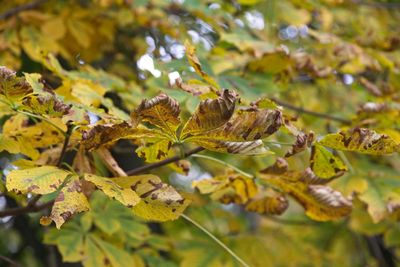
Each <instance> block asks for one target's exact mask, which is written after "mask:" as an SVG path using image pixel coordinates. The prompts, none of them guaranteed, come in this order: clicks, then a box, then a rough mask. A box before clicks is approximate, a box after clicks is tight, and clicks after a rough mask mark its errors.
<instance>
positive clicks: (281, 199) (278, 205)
mask: <svg viewBox="0 0 400 267" xmlns="http://www.w3.org/2000/svg"><path fill="white" fill-rule="evenodd" d="M288 206H289V202H288V200H287V199H286V197H285V196H284V195H276V196H264V197H261V198H255V199H252V200H250V201H249V202H248V203H247V204H246V207H245V208H246V210H247V211H252V212H257V213H259V214H268V215H280V214H282V213H283V212H284V211H285V210H286V209H287V208H288Z"/></svg>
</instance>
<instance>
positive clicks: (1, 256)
mask: <svg viewBox="0 0 400 267" xmlns="http://www.w3.org/2000/svg"><path fill="white" fill-rule="evenodd" d="M0 260H3V261H5V262H8V263H9V264H10V266H13V267H22V265H21V264H19V263H18V262H16V261H14V260H12V259H10V258H7V257H6V256H3V255H0Z"/></svg>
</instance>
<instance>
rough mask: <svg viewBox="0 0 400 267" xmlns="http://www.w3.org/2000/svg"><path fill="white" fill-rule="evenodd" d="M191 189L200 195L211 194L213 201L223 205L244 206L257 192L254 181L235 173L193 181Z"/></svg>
mask: <svg viewBox="0 0 400 267" xmlns="http://www.w3.org/2000/svg"><path fill="white" fill-rule="evenodd" d="M192 187H194V188H197V189H198V190H199V191H200V193H202V194H211V198H212V199H213V200H218V201H220V202H222V203H224V204H229V203H235V204H245V203H246V202H247V201H249V199H251V198H253V197H254V196H255V195H256V194H257V192H258V188H257V185H256V183H255V181H254V179H251V178H247V177H243V176H242V175H240V174H235V173H227V174H224V175H219V176H215V177H213V178H211V179H204V180H200V181H194V182H193V183H192Z"/></svg>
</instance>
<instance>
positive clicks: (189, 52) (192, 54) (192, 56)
mask: <svg viewBox="0 0 400 267" xmlns="http://www.w3.org/2000/svg"><path fill="white" fill-rule="evenodd" d="M185 48H186V56H187V58H188V61H189V63H190V65H191V66H192V67H193V68H194V70H195V71H196V73H197V74H198V75H200V76H201V77H202V78H203V79H204V80H205V81H206V82H208V83H209V84H210V85H212V86H214V87H215V88H217V89H219V85H218V84H217V83H216V82H215V80H214V79H213V78H211V77H210V76H209V75H208V74H207V73H205V72H204V71H203V69H202V68H201V63H200V60H199V58H198V57H197V56H196V48H195V47H194V46H193V45H192V44H190V43H189V41H185Z"/></svg>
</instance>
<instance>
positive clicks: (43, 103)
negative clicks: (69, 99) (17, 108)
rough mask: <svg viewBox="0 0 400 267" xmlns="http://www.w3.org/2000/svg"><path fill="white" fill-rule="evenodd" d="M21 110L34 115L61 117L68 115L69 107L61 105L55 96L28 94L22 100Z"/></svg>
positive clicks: (49, 94)
mask: <svg viewBox="0 0 400 267" xmlns="http://www.w3.org/2000/svg"><path fill="white" fill-rule="evenodd" d="M22 103H23V109H25V110H28V111H30V112H32V113H34V114H39V115H49V116H52V117H61V116H63V115H66V114H68V112H69V111H70V109H71V106H70V105H67V104H65V103H63V102H62V101H61V100H60V99H58V98H57V97H56V96H55V95H53V94H51V93H48V92H42V93H40V94H30V95H28V96H26V97H24V99H23V102H22Z"/></svg>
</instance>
